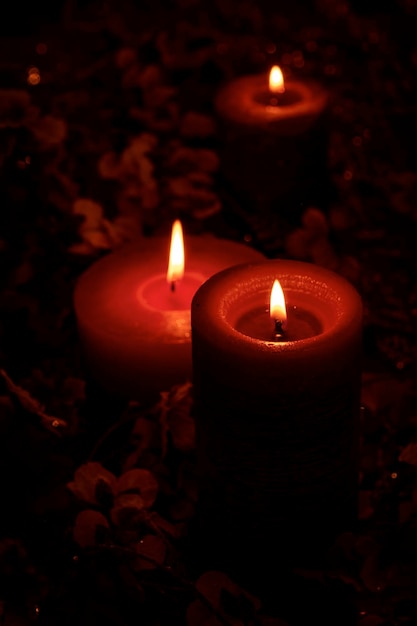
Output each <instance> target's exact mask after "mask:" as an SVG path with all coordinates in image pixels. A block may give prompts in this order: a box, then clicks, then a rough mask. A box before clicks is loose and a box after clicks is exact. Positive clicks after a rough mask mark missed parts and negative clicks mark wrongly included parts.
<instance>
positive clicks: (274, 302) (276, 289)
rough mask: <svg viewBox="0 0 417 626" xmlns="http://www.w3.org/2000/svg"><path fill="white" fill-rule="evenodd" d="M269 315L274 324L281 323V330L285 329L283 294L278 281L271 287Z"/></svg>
mask: <svg viewBox="0 0 417 626" xmlns="http://www.w3.org/2000/svg"><path fill="white" fill-rule="evenodd" d="M269 315H270V316H271V319H272V320H274V322H275V321H278V322H281V325H282V328H283V329H285V327H286V325H287V308H286V306H285V297H284V292H283V291H282V287H281V285H280V283H279V281H278V280H275V281H274V284H273V286H272V290H271V300H270V306H269Z"/></svg>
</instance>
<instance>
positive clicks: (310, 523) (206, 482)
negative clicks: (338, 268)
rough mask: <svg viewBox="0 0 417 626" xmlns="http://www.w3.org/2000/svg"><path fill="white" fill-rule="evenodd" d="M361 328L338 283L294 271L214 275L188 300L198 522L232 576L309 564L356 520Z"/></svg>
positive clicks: (263, 267)
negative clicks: (277, 288) (277, 293)
mask: <svg viewBox="0 0 417 626" xmlns="http://www.w3.org/2000/svg"><path fill="white" fill-rule="evenodd" d="M275 279H278V280H279V282H280V284H281V286H282V290H283V293H284V297H285V300H286V308H287V314H288V318H287V321H286V322H285V324H282V323H281V322H282V320H280V319H279V318H280V315H279V314H277V313H274V316H275V318H276V319H275V322H276V323H275V324H272V322H271V319H270V317H269V308H270V303H269V298H270V294H271V288H272V286H273V284H274V281H275ZM361 320H362V307H361V301H360V298H359V296H358V294H357V292H356V291H355V289H354V288H353V287H352V286H351V285H350V284H349V283H348V282H347V281H346V280H344V279H343V278H341V277H340V276H338V275H336V274H334V273H333V272H330V271H328V270H325V269H323V268H320V267H318V266H315V265H311V264H307V263H301V262H296V261H284V260H282V261H281V260H273V261H265V262H263V263H257V264H254V265H252V266H240V267H236V268H232V269H230V270H226V271H223V272H220V273H219V274H217V275H216V276H213V277H212V278H211V279H210V280H208V281H207V282H206V283H205V284H204V285H203V286H202V287H201V288H200V289H199V290H198V291H197V293H196V295H195V296H194V298H193V303H192V341H193V383H194V394H195V415H196V427H197V452H198V461H199V474H200V487H201V489H200V512H199V520H200V524H201V532H202V533H203V537H204V541H205V542H207V544H208V545H209V546H210V548H209V550H210V551H211V552H212V554H214V553H216V554H217V555H219V552H220V554H221V557H219V558H221V560H224V561H225V562H226V566H230V567H229V569H230V568H231V569H234V570H237V573H238V574H239V573H240V574H242V572H245V571H246V573H247V572H248V570H250V571H251V572H252V573H253V574H254V575H255V576H258V575H259V573H260V572H261V571H265V568H266V565H265V562H269V563H270V564H271V565H272V566H273V567H279V564H280V563H282V562H283V561H289V562H291V563H299V564H303V563H306V562H308V561H309V560H312V561H314V560H315V559H316V558H318V556H319V555H320V553H321V554H322V552H323V550H324V549H325V546H326V545H327V544H328V543H329V542H331V541H332V539H333V538H334V536H335V535H336V534H337V533H338V532H340V531H341V530H342V529H344V528H348V527H349V526H350V524H351V523H352V521H353V520H354V518H355V514H356V496H357V481H358V465H357V461H358V413H359V395H360V347H361ZM219 549H220V550H219ZM212 565H214V566H215V564H212ZM266 570H269V568H268V567H267V568H266Z"/></svg>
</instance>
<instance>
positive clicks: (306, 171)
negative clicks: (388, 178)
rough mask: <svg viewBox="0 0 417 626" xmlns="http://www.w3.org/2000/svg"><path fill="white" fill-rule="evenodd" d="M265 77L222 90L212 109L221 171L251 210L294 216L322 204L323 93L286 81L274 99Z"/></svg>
mask: <svg viewBox="0 0 417 626" xmlns="http://www.w3.org/2000/svg"><path fill="white" fill-rule="evenodd" d="M267 84H268V77H267V76H266V75H259V76H245V77H242V78H238V79H236V80H234V81H232V82H231V83H229V84H228V85H226V86H225V87H224V88H223V89H222V90H221V91H220V92H219V94H218V96H217V98H216V102H215V107H216V110H217V113H218V116H219V118H220V121H221V127H222V137H223V141H222V148H221V171H222V174H223V177H224V180H225V182H226V184H227V185H228V186H229V187H230V189H231V191H232V192H233V193H234V194H235V195H237V197H239V198H240V199H241V201H242V203H244V204H245V206H246V207H247V209H248V210H249V211H250V210H251V207H255V208H256V210H257V212H263V213H267V212H270V211H275V212H280V213H287V215H291V216H292V217H294V218H295V217H298V216H299V214H300V212H301V211H302V209H304V208H305V207H306V205H307V206H308V205H309V204H310V205H311V204H318V205H319V206H324V205H325V203H326V201H327V199H326V193H327V186H328V175H327V169H326V160H327V115H326V112H327V94H326V92H325V91H324V90H323V89H322V88H321V87H320V86H319V85H317V84H315V83H313V82H310V83H307V82H306V83H301V82H299V81H289V82H288V83H287V85H286V92H285V94H283V96H281V102H280V95H279V94H278V95H277V97H276V98H275V99H276V101H277V104H276V105H270V104H268V102H269V101H270V97H271V101H273V99H274V96H273V95H272V94H269V92H268V90H267Z"/></svg>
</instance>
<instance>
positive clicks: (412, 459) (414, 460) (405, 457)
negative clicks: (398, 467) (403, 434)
mask: <svg viewBox="0 0 417 626" xmlns="http://www.w3.org/2000/svg"><path fill="white" fill-rule="evenodd" d="M398 458H399V460H400V461H401V462H402V463H408V465H414V466H415V467H417V442H413V443H409V444H408V445H407V446H405V448H403V449H402V450H401V452H400V456H399V457H398Z"/></svg>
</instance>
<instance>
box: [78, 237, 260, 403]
mask: <svg viewBox="0 0 417 626" xmlns="http://www.w3.org/2000/svg"><path fill="white" fill-rule="evenodd" d="M168 256H169V239H168V238H167V239H164V238H162V237H154V238H149V239H144V240H141V241H138V242H135V243H132V244H129V245H126V246H124V247H123V248H122V249H120V250H118V251H116V252H112V253H111V254H109V255H107V256H105V257H104V258H102V259H100V260H99V261H97V262H96V263H94V264H93V265H92V266H91V267H90V268H89V269H88V270H87V271H86V272H85V273H84V274H83V275H82V276H81V278H80V279H79V281H78V283H77V285H76V288H75V293H74V306H75V312H76V316H77V323H78V329H79V334H80V339H81V343H82V347H83V350H84V354H85V357H86V361H87V365H88V367H89V370H90V372H91V374H92V376H93V378H95V379H96V380H97V381H98V382H99V383H100V384H101V386H102V387H103V388H105V389H106V390H108V391H110V392H112V393H114V394H118V395H121V396H126V397H128V398H131V399H139V400H147V401H148V400H150V399H154V398H157V397H158V395H159V392H161V391H163V390H166V389H169V388H170V387H171V386H172V385H175V384H179V383H183V382H186V381H187V380H189V379H190V378H191V325H190V306H191V300H192V297H193V295H194V293H195V292H196V290H197V289H198V287H200V285H201V284H202V283H203V282H204V281H205V280H207V278H209V277H210V276H211V275H212V274H214V273H216V272H218V271H220V270H222V269H224V268H227V267H229V266H231V265H235V264H237V263H244V262H250V261H259V260H260V259H263V258H264V257H263V255H262V254H260V253H259V252H257V251H256V250H254V249H252V248H249V247H248V246H245V245H243V244H239V243H235V242H233V241H228V240H224V239H218V238H216V237H212V236H207V237H198V236H189V237H185V269H184V276H183V278H182V279H181V280H178V281H177V283H178V284H177V285H176V288H175V290H172V289H171V284H170V283H169V282H168V281H167V266H168Z"/></svg>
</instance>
